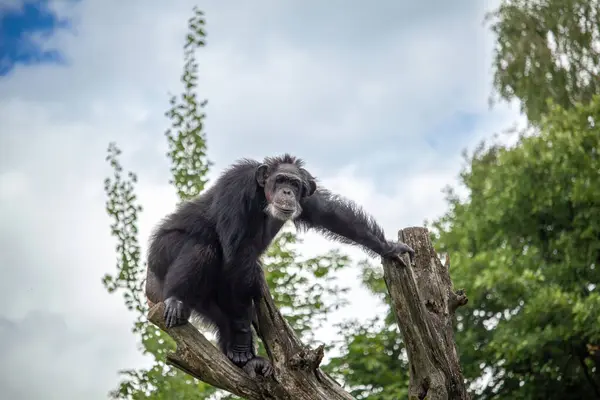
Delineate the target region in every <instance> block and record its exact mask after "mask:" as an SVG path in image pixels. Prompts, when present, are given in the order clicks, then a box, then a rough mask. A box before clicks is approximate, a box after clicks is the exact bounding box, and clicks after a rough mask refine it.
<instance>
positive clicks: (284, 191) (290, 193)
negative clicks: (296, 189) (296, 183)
mask: <svg viewBox="0 0 600 400" xmlns="http://www.w3.org/2000/svg"><path fill="white" fill-rule="evenodd" d="M283 194H285V195H286V196H291V195H292V191H291V190H290V189H283Z"/></svg>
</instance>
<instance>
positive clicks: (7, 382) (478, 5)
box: [0, 0, 522, 400]
mask: <svg viewBox="0 0 600 400" xmlns="http://www.w3.org/2000/svg"><path fill="white" fill-rule="evenodd" d="M495 3H496V1H495V0H487V1H485V2H479V1H472V2H456V3H455V2H453V3H452V4H450V2H447V1H444V0H424V1H421V2H414V1H409V0H402V1H399V0H382V1H380V2H377V3H376V6H375V4H374V5H373V6H369V7H365V6H364V2H358V1H356V2H348V1H347V0H332V1H329V2H323V1H320V0H307V1H305V2H301V3H299V2H281V1H276V0H257V1H254V2H251V3H247V4H246V3H240V4H239V5H238V6H236V7H234V8H232V7H228V6H226V2H214V1H192V0H180V1H177V2H166V1H163V0H129V1H126V2H123V1H119V0H102V1H100V0H94V1H92V0H80V1H75V2H73V1H68V0H48V1H47V2H31V1H27V2H26V3H25V2H24V1H23V0H0V15H1V16H2V17H1V18H0V21H1V22H0V40H1V42H0V43H1V44H0V46H1V47H0V51H1V56H0V59H2V60H3V61H2V64H1V65H2V67H0V68H1V71H2V74H1V75H2V76H0V121H1V122H0V221H2V224H0V276H2V279H1V280H0V354H3V357H2V359H1V360H0V387H2V388H3V390H4V392H3V393H6V394H8V395H9V397H10V398H11V399H27V400H36V399H45V400H46V399H53V398H56V399H71V398H86V399H90V400H95V399H98V400H100V399H105V398H106V393H107V391H108V390H110V389H112V388H114V387H115V385H116V384H117V382H118V380H119V376H118V372H117V371H118V370H120V369H128V368H136V367H140V366H147V365H148V360H147V359H146V358H145V357H143V356H141V355H140V353H139V351H138V347H137V346H138V343H137V338H135V337H133V336H132V335H131V331H130V329H131V322H132V316H131V314H130V313H128V311H127V310H126V309H125V307H124V305H123V302H122V300H121V298H120V297H119V296H117V295H111V294H108V293H106V291H105V289H104V288H103V287H102V285H101V278H102V276H103V275H104V274H105V273H106V272H109V271H113V270H114V261H115V254H114V244H115V243H114V241H113V239H112V237H111V236H110V232H109V227H108V223H109V220H108V218H107V216H106V214H105V211H104V202H105V195H104V193H103V180H104V178H105V177H106V175H107V174H109V173H110V170H109V168H108V166H107V165H106V163H105V161H104V158H105V154H106V148H107V146H108V143H109V142H110V141H113V140H116V141H117V142H118V144H119V146H120V147H121V149H122V150H123V155H122V156H123V157H122V162H123V163H124V165H125V167H126V168H127V169H131V170H134V171H135V172H136V173H137V174H138V178H139V183H138V197H139V199H140V201H141V204H142V205H143V207H144V212H143V213H142V215H141V219H140V226H139V229H140V236H139V240H140V243H141V244H142V245H143V246H144V247H143V249H145V245H146V243H147V238H148V235H149V233H150V230H151V228H152V227H153V226H154V225H155V224H156V223H157V222H158V221H159V220H160V219H161V218H162V217H163V216H164V215H165V214H166V213H168V212H170V211H172V209H173V207H174V205H175V203H176V196H175V193H174V191H173V189H172V188H171V187H170V186H169V184H168V181H169V164H168V161H167V159H166V158H165V156H164V154H165V152H166V147H167V145H166V142H165V139H164V130H165V129H166V128H167V127H168V120H166V119H165V118H164V116H163V114H164V111H165V110H166V109H167V108H168V94H169V93H173V92H177V91H178V90H179V89H180V79H179V76H180V71H181V66H182V46H183V43H184V38H185V34H186V22H187V20H188V18H189V17H190V15H191V10H192V7H193V6H194V5H197V6H199V8H200V9H201V10H203V11H205V14H206V19H207V26H206V30H207V32H208V38H207V46H206V48H205V49H203V50H202V51H201V52H199V54H198V61H199V64H200V80H199V94H200V96H201V97H202V98H207V99H208V106H207V107H206V113H207V120H206V132H207V136H208V154H209V158H210V159H211V160H212V161H213V162H214V166H213V169H212V170H211V171H210V173H209V177H210V178H214V177H215V176H216V175H217V174H218V173H219V172H220V170H221V169H222V168H224V167H226V166H227V165H228V164H230V163H231V162H233V161H234V160H236V159H238V158H241V157H255V158H263V157H265V156H269V155H274V154H279V153H282V152H291V153H294V154H295V155H297V156H300V157H302V158H304V159H305V160H306V162H307V168H309V170H311V172H313V173H314V174H315V175H316V176H317V177H319V178H320V181H321V183H322V184H323V185H325V186H327V187H328V188H330V189H331V190H333V191H335V192H338V193H340V194H342V195H343V196H346V197H349V198H351V199H353V200H355V201H356V202H358V203H360V204H362V205H363V206H364V208H365V209H366V210H367V211H369V212H370V213H371V214H373V215H374V216H375V218H377V219H378V220H379V221H380V222H381V224H382V226H383V227H384V229H385V230H386V234H387V236H388V237H389V238H392V239H393V238H395V235H396V231H397V230H398V229H401V228H403V227H406V226H413V225H421V224H422V223H423V220H424V219H432V218H435V217H436V216H439V215H440V214H442V213H443V212H444V211H445V210H446V203H445V201H444V196H443V194H442V188H443V187H445V186H446V185H448V184H455V183H456V177H457V175H458V173H459V170H460V168H461V165H462V156H461V152H462V151H463V149H465V148H467V149H472V148H473V147H474V146H475V145H476V144H477V143H478V142H479V141H480V140H482V139H488V138H491V137H492V136H493V135H494V134H495V133H498V132H500V131H502V130H505V129H508V128H510V127H511V126H512V125H513V124H514V123H515V122H517V121H519V120H522V117H521V116H520V115H519V113H518V107H514V105H513V106H512V107H509V106H508V105H504V104H501V105H498V106H495V107H494V108H493V109H490V108H489V106H488V98H489V96H490V94H491V93H492V89H491V81H492V76H491V70H490V65H491V60H492V48H493V39H494V38H493V37H492V36H491V33H490V32H489V31H488V30H487V28H486V27H485V26H484V25H483V24H482V21H483V16H484V13H485V12H486V11H489V9H490V7H493V6H494V4H495ZM15 10H16V11H15ZM115 10H118V12H115ZM32 38H33V39H32ZM303 238H304V239H305V241H304V244H302V245H301V246H300V251H301V253H302V254H303V255H306V256H311V255H316V254H317V253H321V252H324V251H326V250H329V249H331V248H332V247H338V248H341V249H342V250H343V251H344V252H345V253H347V254H349V255H350V256H351V257H352V258H353V259H354V260H361V259H363V258H364V257H365V256H364V254H363V253H361V252H360V251H358V250H356V249H354V248H351V247H349V246H344V245H339V244H332V243H331V242H328V241H327V240H325V239H323V238H321V237H320V236H319V235H316V234H306V235H303ZM357 273H358V270H356V269H352V270H349V271H346V272H344V274H342V275H340V279H342V280H343V284H344V285H346V286H350V287H351V288H352V291H351V293H350V295H349V298H350V300H351V306H350V307H348V308H346V309H343V310H340V311H339V312H337V313H336V314H335V316H334V317H333V318H332V320H331V321H329V322H330V323H331V324H333V323H336V322H340V321H342V320H344V319H346V318H350V317H354V316H357V315H359V316H360V315H364V316H370V315H372V312H373V310H380V311H381V310H382V305H381V304H380V303H379V301H378V300H377V299H373V298H372V297H370V296H369V295H368V294H367V293H366V292H365V290H364V288H361V287H360V284H359V280H358V276H357ZM317 337H318V338H319V339H321V340H324V341H330V340H332V339H335V338H336V337H337V336H336V331H335V329H331V328H330V327H325V328H323V330H322V331H320V332H318V333H317ZM32 358H35V360H36V363H33V365H32V363H30V362H28V360H30V359H32ZM82 358H85V359H87V360H89V365H85V366H80V365H79V366H78V362H80V360H81V359H82ZM23 371H27V373H24V372H23ZM31 376H35V377H36V380H35V384H32V383H31V379H30V377H31ZM48 393H50V397H49V396H48Z"/></svg>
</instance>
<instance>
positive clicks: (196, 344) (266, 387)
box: [148, 228, 468, 400]
mask: <svg viewBox="0 0 600 400" xmlns="http://www.w3.org/2000/svg"><path fill="white" fill-rule="evenodd" d="M400 240H402V241H404V242H405V243H407V244H408V245H410V246H412V247H413V248H414V249H415V253H416V254H415V260H414V261H415V265H414V266H411V265H410V262H409V260H408V257H405V258H404V259H403V261H404V264H406V266H405V265H402V264H403V263H402V262H400V261H385V262H384V264H383V268H384V277H385V281H386V284H387V286H388V291H389V293H390V296H391V298H392V303H393V306H394V308H395V312H396V316H397V317H398V324H399V326H400V329H401V332H402V335H403V338H404V342H405V344H406V349H407V351H408V358H409V363H410V392H409V393H410V396H409V397H410V399H413V398H414V399H424V398H425V396H426V395H427V399H431V400H437V399H452V400H454V399H468V396H467V392H466V388H465V383H464V379H463V378H462V372H461V368H460V365H459V363H458V356H457V353H456V347H455V344H454V335H453V330H452V322H453V321H452V320H453V316H454V310H455V309H456V307H458V306H460V305H463V304H466V302H467V299H466V296H464V293H462V292H456V293H454V292H453V291H452V283H451V281H450V276H449V273H448V270H447V268H445V267H444V266H443V265H442V264H441V262H440V260H439V259H438V257H437V255H436V253H435V251H434V250H433V247H432V245H431V241H430V239H429V234H428V232H427V230H426V229H424V228H408V229H405V230H403V231H400ZM262 294H263V299H262V300H261V302H260V304H258V305H257V320H258V329H257V330H258V334H259V336H260V337H261V339H262V341H263V343H264V345H265V348H266V350H267V353H268V355H269V359H270V360H271V363H272V364H273V368H274V371H275V372H274V376H273V377H272V378H268V379H267V378H264V377H262V376H257V377H254V378H251V377H250V376H249V375H248V374H246V372H244V370H243V369H240V368H238V367H236V366H235V365H234V364H233V363H231V362H230V361H229V360H228V359H227V358H226V357H225V356H224V355H223V354H222V353H221V352H220V351H219V350H218V349H217V348H216V347H215V346H213V345H212V343H211V342H209V341H208V339H206V338H205V337H204V335H202V334H201V333H200V332H199V331H198V330H197V329H196V328H195V327H194V326H192V325H191V324H189V323H188V324H186V325H184V326H179V327H175V328H171V329H166V327H165V325H164V320H163V312H164V304H162V303H159V304H156V305H154V306H153V307H152V308H151V309H150V312H149V315H148V319H149V320H150V322H152V323H154V324H155V325H156V326H158V327H159V328H160V329H162V330H164V331H166V332H167V333H168V334H169V335H170V336H171V337H172V338H173V339H174V340H175V342H176V343H177V350H176V352H175V353H172V354H169V355H168V356H167V362H169V363H170V364H171V365H173V366H175V367H177V368H179V369H181V370H182V371H184V372H186V373H188V374H189V375H191V376H194V377H195V378H197V379H200V380H201V381H204V382H206V383H209V384H211V385H213V386H215V387H218V388H221V389H224V390H227V391H229V392H231V393H233V394H235V395H237V396H240V397H242V398H246V399H251V400H254V399H256V400H263V399H277V400H280V399H281V400H283V399H298V400H321V399H322V400H345V399H352V398H353V397H352V396H351V395H350V394H349V393H347V392H346V391H345V390H344V389H343V388H342V387H341V386H340V385H339V384H338V383H337V382H336V381H334V380H333V379H332V378H331V377H329V376H328V375H327V374H325V373H324V372H323V371H322V370H321V369H320V368H319V365H320V363H321V360H322V358H323V346H319V347H318V348H316V349H311V348H308V347H306V346H304V345H303V344H302V343H301V342H300V340H299V339H298V337H297V336H296V334H295V333H294V332H293V330H292V329H291V327H290V326H289V325H288V323H287V322H286V320H285V319H284V318H283V316H282V315H281V313H280V312H279V310H278V309H277V307H276V306H275V304H274V302H273V298H272V297H271V293H270V292H269V289H268V287H267V284H266V281H264V280H263V283H262Z"/></svg>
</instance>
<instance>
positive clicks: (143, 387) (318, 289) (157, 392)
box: [103, 9, 349, 400]
mask: <svg viewBox="0 0 600 400" xmlns="http://www.w3.org/2000/svg"><path fill="white" fill-rule="evenodd" d="M203 28H204V17H203V13H202V12H201V11H199V10H197V9H194V15H193V16H192V18H190V20H189V21H188V35H187V38H186V44H185V46H184V57H185V65H184V71H183V74H182V78H181V80H182V82H183V86H184V90H183V93H182V94H181V95H180V96H179V97H177V96H172V97H171V98H170V108H169V110H168V111H167V112H166V116H167V117H168V118H169V119H170V120H171V121H172V126H171V128H170V129H169V130H167V131H166V132H165V136H166V138H167V142H168V145H169V151H168V153H167V156H168V157H169V159H170V160H171V172H172V175H173V177H172V179H171V180H170V183H171V184H173V185H174V187H175V190H176V191H177V194H178V196H179V198H180V199H181V200H185V199H189V198H191V197H194V196H196V195H198V194H199V193H201V192H202V190H204V187H205V185H206V183H207V179H206V174H207V172H208V170H209V168H210V166H211V162H210V161H209V160H208V159H207V155H206V136H205V134H204V133H203V130H202V128H203V119H204V113H203V112H202V109H203V107H204V106H205V105H206V101H199V100H198V99H197V96H196V93H195V90H196V86H197V80H198V73H197V69H198V65H197V61H196V58H195V51H196V50H197V49H198V48H200V47H202V46H204V30H203ZM120 154H121V150H120V149H119V148H118V147H117V146H116V144H114V143H111V144H110V145H109V148H108V156H107V161H108V162H109V163H110V165H111V167H112V169H113V176H112V177H109V178H107V179H106V181H105V191H106V194H107V203H106V210H107V213H108V215H109V217H110V219H111V233H112V235H113V236H114V237H115V238H116V239H117V246H116V252H117V265H116V266H117V271H116V273H114V274H106V275H105V277H104V279H103V283H104V285H105V287H106V288H107V290H108V291H109V292H110V293H112V292H116V291H118V292H120V293H122V294H123V298H124V301H125V304H126V306H127V308H128V309H129V310H131V311H133V312H134V313H135V315H136V321H135V323H134V326H133V329H132V330H133V333H134V334H136V335H139V336H140V338H141V350H142V352H143V353H144V354H147V355H149V356H151V357H153V359H154V365H153V366H152V368H149V369H142V370H134V369H130V370H125V371H121V374H122V375H123V378H124V379H123V380H122V381H121V382H120V384H119V387H118V388H117V389H115V390H114V391H112V392H111V393H110V395H111V397H112V398H121V399H149V398H152V399H169V400H171V399H208V398H214V397H215V396H219V397H220V398H223V397H226V398H234V397H233V396H224V394H223V393H220V391H217V390H216V389H215V388H214V387H212V386H210V385H208V384H206V383H203V382H200V381H198V380H196V379H193V378H191V377H190V376H188V375H186V374H184V373H183V372H180V371H179V370H178V369H176V368H172V367H170V366H168V365H166V363H165V359H166V354H167V352H169V351H173V350H174V348H175V347H174V346H175V345H174V342H173V340H172V339H171V338H170V337H169V336H168V335H166V334H165V333H164V332H162V331H160V330H159V329H157V328H156V327H155V326H154V325H152V324H150V323H148V322H147V321H146V315H147V312H148V305H147V303H146V299H145V296H144V294H143V288H142V284H143V283H144V281H143V279H144V275H145V270H146V266H145V263H144V262H142V260H141V248H140V245H139V240H138V231H137V222H138V215H139V213H140V212H142V206H141V205H140V204H139V201H138V199H137V197H136V194H135V185H136V183H137V175H136V174H135V173H133V172H128V173H127V174H125V173H124V172H123V167H122V165H121V163H120V161H119V156H120ZM299 242H300V241H299V239H298V238H297V237H296V236H295V235H294V234H293V233H291V232H289V231H285V232H283V233H282V234H281V235H279V236H278V237H277V238H276V240H275V241H274V243H273V244H272V245H271V246H270V248H269V249H268V251H267V254H266V256H265V259H264V267H265V274H266V278H267V282H268V284H269V287H270V289H271V293H272V295H273V297H274V299H275V301H276V303H277V304H278V305H279V306H280V307H281V309H282V312H283V313H284V315H285V316H286V318H287V320H288V321H289V323H290V325H291V326H292V327H293V328H294V329H295V330H296V332H297V333H298V334H299V335H301V337H302V338H303V339H304V340H305V341H307V342H309V343H310V342H313V341H314V335H313V334H312V332H313V331H314V329H316V328H318V327H319V326H320V325H321V324H322V323H323V321H324V320H325V319H326V316H327V315H328V313H330V312H331V311H332V310H334V309H337V308H338V307H340V306H342V305H344V304H345V299H344V298H343V297H342V296H341V295H342V294H344V293H345V292H346V291H347V289H346V288H343V287H340V286H339V285H338V284H337V282H336V279H335V277H334V272H335V271H337V270H339V269H341V268H343V267H345V266H347V265H348V263H349V260H348V257H347V256H344V255H342V254H340V253H339V252H338V251H330V252H328V253H326V254H323V255H320V256H317V257H313V258H309V259H306V260H302V261H300V260H299V259H300V257H299V254H298V252H297V250H295V249H294V246H295V245H296V244H298V243H299Z"/></svg>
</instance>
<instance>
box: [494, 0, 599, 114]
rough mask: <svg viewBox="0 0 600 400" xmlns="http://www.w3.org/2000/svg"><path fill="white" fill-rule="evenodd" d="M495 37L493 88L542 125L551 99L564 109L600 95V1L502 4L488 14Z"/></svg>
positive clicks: (514, 1)
mask: <svg viewBox="0 0 600 400" xmlns="http://www.w3.org/2000/svg"><path fill="white" fill-rule="evenodd" d="M489 17H490V20H491V21H493V23H492V30H493V32H494V33H495V34H496V35H497V42H496V51H495V57H494V70H495V80H494V83H495V87H496V89H497V90H498V94H499V95H500V97H501V98H503V99H506V100H512V99H513V98H516V99H518V100H520V101H521V106H522V110H523V111H524V112H525V114H526V115H527V116H528V118H529V120H530V122H533V123H538V122H540V121H541V118H542V115H543V114H544V113H545V112H546V111H547V110H548V105H547V103H546V99H548V98H551V99H553V100H554V101H555V103H556V104H558V105H561V106H562V107H564V108H570V107H573V106H574V105H575V104H576V103H578V102H582V103H587V102H589V101H590V100H591V99H592V96H593V95H594V94H598V93H600V80H599V79H598V76H599V75H600V1H598V0H503V1H502V3H501V5H500V7H499V8H498V9H497V10H496V11H495V12H493V13H491V14H490V16H489Z"/></svg>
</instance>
